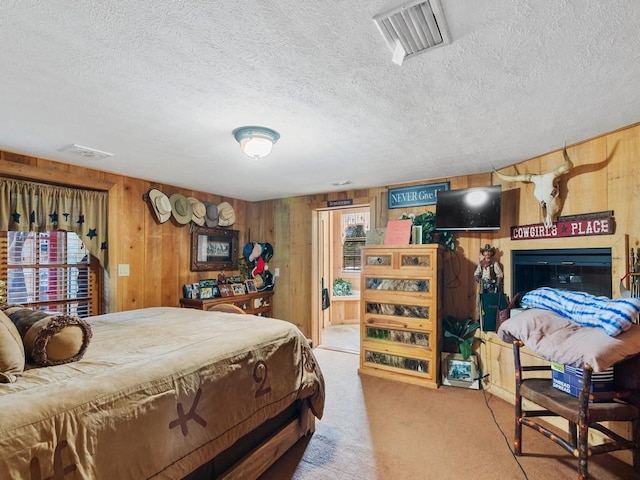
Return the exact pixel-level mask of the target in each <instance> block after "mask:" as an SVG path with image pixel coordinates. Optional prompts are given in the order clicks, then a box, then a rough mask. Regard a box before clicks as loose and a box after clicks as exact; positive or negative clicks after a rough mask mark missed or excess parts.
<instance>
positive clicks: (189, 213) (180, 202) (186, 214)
mask: <svg viewBox="0 0 640 480" xmlns="http://www.w3.org/2000/svg"><path fill="white" fill-rule="evenodd" d="M169 200H170V201H171V210H172V213H173V218H174V219H175V220H176V222H178V223H179V224H181V225H186V224H187V223H189V222H190V221H191V217H193V210H192V209H191V204H190V203H189V200H187V197H185V196H184V195H180V194H179V193H174V194H173V195H171V197H169Z"/></svg>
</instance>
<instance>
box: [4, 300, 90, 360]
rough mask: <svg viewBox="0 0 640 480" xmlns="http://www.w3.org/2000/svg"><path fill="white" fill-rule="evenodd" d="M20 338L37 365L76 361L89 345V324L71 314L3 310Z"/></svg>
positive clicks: (16, 308)
mask: <svg viewBox="0 0 640 480" xmlns="http://www.w3.org/2000/svg"><path fill="white" fill-rule="evenodd" d="M5 313H7V315H8V316H9V318H11V321H12V322H13V323H14V324H15V326H16V327H17V329H18V332H19V333H20V336H21V337H22V343H23V344H24V349H25V352H26V354H27V356H28V357H29V358H30V359H31V360H32V361H33V362H34V363H35V364H36V365H39V366H43V367H45V366H50V365H61V364H63V363H69V362H77V361H78V360H80V359H81V358H82V357H83V355H84V353H85V352H86V350H87V347H88V346H89V341H90V340H91V337H92V332H91V326H90V325H89V324H88V323H87V322H86V321H85V320H83V319H81V318H78V317H74V316H72V315H52V314H50V313H47V312H44V311H42V310H30V309H28V308H22V307H13V308H9V309H6V310H5Z"/></svg>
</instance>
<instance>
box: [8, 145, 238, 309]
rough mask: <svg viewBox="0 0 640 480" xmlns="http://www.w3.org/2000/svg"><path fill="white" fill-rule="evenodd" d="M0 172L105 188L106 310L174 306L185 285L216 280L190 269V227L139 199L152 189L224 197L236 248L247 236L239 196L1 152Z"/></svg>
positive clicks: (215, 198) (218, 199) (207, 197)
mask: <svg viewBox="0 0 640 480" xmlns="http://www.w3.org/2000/svg"><path fill="white" fill-rule="evenodd" d="M0 175H3V176H7V177H12V178H21V179H26V180H32V181H37V182H44V183H56V184H60V185H69V186H74V187H81V188H89V189H98V190H107V191H109V240H108V248H109V276H108V287H107V289H108V298H107V302H108V311H110V312H118V311H125V310H134V309H138V308H144V307H155V306H178V305H179V299H180V297H181V296H182V285H183V284H185V283H193V282H196V281H198V280H200V279H203V278H216V276H217V273H218V272H191V271H190V262H191V256H190V252H191V234H190V230H189V226H188V225H186V226H183V225H179V224H177V223H175V222H174V221H173V219H170V220H168V221H167V222H165V223H163V224H159V223H158V222H157V221H156V217H155V215H154V213H153V210H152V208H151V206H150V204H149V202H147V201H145V200H143V195H145V194H146V193H148V192H149V190H150V189H151V188H157V189H159V190H160V191H162V192H164V193H165V194H167V195H168V196H170V195H171V194H173V193H180V194H182V195H184V196H186V197H190V196H192V197H195V198H197V199H198V200H201V201H208V202H213V203H215V204H218V203H220V202H221V201H228V202H229V203H231V205H233V208H234V210H235V212H236V223H235V224H234V225H233V226H232V227H229V228H232V229H234V230H238V231H239V232H240V235H239V238H240V242H239V243H240V248H242V245H243V244H244V242H245V239H246V214H245V210H246V202H243V201H241V200H236V199H232V198H226V197H220V196H218V195H215V194H212V193H204V192H197V191H193V190H187V189H183V188H178V187H175V186H171V185H163V184H158V183H153V182H150V181H148V180H142V179H138V178H132V177H125V176H121V175H115V174H111V173H107V172H102V171H98V170H92V169H88V168H83V167H78V166H74V165H67V164H62V163H58V162H53V161H50V160H46V159H41V158H36V157H30V156H27V155H19V154H15V153H10V152H1V151H0ZM118 264H129V271H130V275H129V276H128V277H118V276H117V271H118V269H117V266H118ZM226 273H227V274H237V273H238V272H237V271H235V272H226Z"/></svg>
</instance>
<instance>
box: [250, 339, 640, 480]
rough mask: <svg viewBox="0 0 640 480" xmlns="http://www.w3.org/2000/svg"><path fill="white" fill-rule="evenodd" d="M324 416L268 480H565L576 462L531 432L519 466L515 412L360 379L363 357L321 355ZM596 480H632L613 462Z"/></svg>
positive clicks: (466, 397)
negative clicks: (514, 447)
mask: <svg viewBox="0 0 640 480" xmlns="http://www.w3.org/2000/svg"><path fill="white" fill-rule="evenodd" d="M314 353H315V355H316V358H317V360H318V362H319V364H320V367H321V368H322V371H323V373H324V376H325V381H326V392H327V399H326V407H325V412H324V416H323V418H322V420H319V421H317V422H316V432H315V433H314V435H313V436H312V437H311V438H305V439H302V440H301V441H299V442H298V443H297V444H296V445H295V446H294V447H293V448H292V449H291V450H289V451H288V452H287V453H286V454H285V455H284V456H283V457H282V458H281V459H280V460H279V461H278V462H276V464H274V465H273V466H272V467H271V468H270V469H269V470H268V471H267V472H265V473H264V474H263V475H262V476H261V477H260V480H285V479H295V480H323V479H332V480H343V479H344V480H375V479H379V480H387V479H389V480H392V479H393V480H396V479H399V480H414V479H415V480H431V479H433V480H459V479H476V480H485V479H486V480H494V479H501V480H502V479H506V480H511V479H523V480H534V479H540V480H565V479H572V478H577V476H578V474H577V460H576V459H574V458H573V457H571V456H570V455H569V454H567V453H566V452H565V451H564V450H562V449H561V448H560V447H559V446H557V445H555V444H553V443H552V442H550V441H549V440H547V439H545V438H544V437H542V435H540V434H538V433H536V432H533V431H528V430H529V429H525V432H524V433H523V451H524V452H525V456H522V457H514V456H513V455H512V453H511V449H510V446H511V443H512V441H513V420H514V412H513V405H512V404H509V403H508V402H505V401H504V400H502V399H500V398H498V397H494V396H491V395H489V394H486V393H485V392H484V391H481V390H469V389H462V388H455V387H441V388H439V389H437V390H433V389H428V388H423V387H417V386H414V385H407V384H404V383H401V382H394V381H390V380H386V379H380V378H376V377H370V376H366V375H362V376H360V375H358V373H357V370H358V361H359V360H358V355H354V354H351V353H344V352H338V351H334V350H326V349H322V348H317V349H315V350H314ZM589 473H590V478H591V479H592V480H623V479H624V480H626V479H631V478H633V472H632V468H631V466H630V465H628V464H627V463H625V462H623V461H621V460H618V459H617V458H616V457H614V456H613V455H603V456H600V457H595V458H594V459H592V460H591V461H590V469H589Z"/></svg>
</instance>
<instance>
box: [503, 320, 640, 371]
mask: <svg viewBox="0 0 640 480" xmlns="http://www.w3.org/2000/svg"><path fill="white" fill-rule="evenodd" d="M498 337H500V339H501V340H502V341H504V342H513V341H514V340H521V341H522V342H523V343H524V344H525V345H526V346H527V347H528V348H529V349H531V350H533V351H534V352H535V353H537V354H538V355H540V356H541V357H543V358H546V359H547V360H549V361H552V362H558V363H564V364H565V365H571V366H573V367H582V365H583V364H584V363H588V364H589V365H591V366H592V367H593V370H594V372H602V371H604V370H606V369H607V368H609V367H611V366H612V365H613V364H615V363H618V362H620V361H622V360H624V359H626V358H628V357H632V356H634V355H637V354H639V353H640V325H631V326H630V327H629V329H628V330H627V331H626V332H624V333H621V334H620V335H617V336H615V337H611V336H609V335H607V334H606V333H605V332H604V331H603V330H602V329H600V328H597V327H581V326H580V325H578V324H577V323H574V322H572V321H570V320H567V319H566V318H563V317H561V316H560V315H558V314H556V313H554V312H552V311H550V310H543V309H539V308H530V309H527V310H524V311H523V312H522V313H519V314H518V315H515V316H513V317H511V318H510V319H509V320H507V321H506V322H504V323H503V324H502V325H501V326H500V328H499V329H498Z"/></svg>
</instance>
